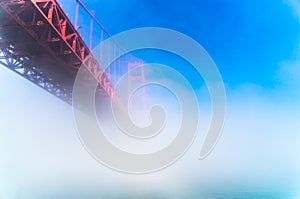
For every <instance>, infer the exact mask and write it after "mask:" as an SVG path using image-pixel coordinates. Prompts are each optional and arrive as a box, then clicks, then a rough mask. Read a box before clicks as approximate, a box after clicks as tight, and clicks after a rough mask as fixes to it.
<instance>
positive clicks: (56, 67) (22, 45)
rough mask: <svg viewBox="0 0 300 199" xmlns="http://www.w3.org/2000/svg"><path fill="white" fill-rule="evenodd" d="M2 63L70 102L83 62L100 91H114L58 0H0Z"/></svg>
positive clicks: (104, 94) (109, 95) (106, 93)
mask: <svg viewBox="0 0 300 199" xmlns="http://www.w3.org/2000/svg"><path fill="white" fill-rule="evenodd" d="M0 62H1V63H2V64H3V65H4V66H6V67H8V68H9V69H11V70H13V71H15V72H17V73H18V74H19V75H21V76H23V77H25V78H26V79H28V80H30V81H32V82H33V83H34V84H36V85H38V86H40V87H42V88H43V89H45V90H46V91H48V92H50V93H52V94H53V95H55V96H57V97H59V98H60V99H62V100H64V101H66V102H67V103H71V100H72V87H73V83H74V80H75V77H76V74H77V71H78V69H79V67H80V66H82V65H84V66H85V67H86V69H87V70H88V71H89V72H90V73H91V76H92V77H94V78H95V79H96V80H97V81H98V82H99V85H101V86H98V87H99V89H98V92H97V93H99V94H100V95H103V96H107V97H111V96H112V94H113V88H112V86H111V84H110V81H109V80H108V78H107V76H106V74H105V73H103V71H102V69H101V67H100V66H99V64H98V62H97V60H96V58H94V57H93V56H92V55H91V53H90V50H89V49H88V47H87V46H86V44H85V43H84V42H83V40H82V38H81V37H80V35H79V34H78V33H77V31H76V30H75V28H74V27H73V25H72V23H71V22H70V20H69V19H68V17H67V16H66V15H65V13H64V12H63V10H62V9H61V7H60V6H59V4H58V3H57V2H56V0H1V1H0Z"/></svg>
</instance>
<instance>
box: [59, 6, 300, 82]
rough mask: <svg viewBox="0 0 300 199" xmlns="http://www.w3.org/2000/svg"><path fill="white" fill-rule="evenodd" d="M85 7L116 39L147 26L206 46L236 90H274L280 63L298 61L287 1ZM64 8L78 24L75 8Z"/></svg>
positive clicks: (296, 22)
mask: <svg viewBox="0 0 300 199" xmlns="http://www.w3.org/2000/svg"><path fill="white" fill-rule="evenodd" d="M83 2H84V3H85V4H86V5H87V7H89V8H90V9H91V10H94V11H95V13H96V17H97V18H98V19H99V20H100V21H101V23H102V24H103V25H104V26H105V27H106V29H107V30H108V31H109V32H111V33H112V34H116V33H119V32H121V31H125V30H128V29H131V28H137V27H145V26H158V27H165V28H171V29H174V30H177V31H180V32H182V33H184V34H187V35H188V36H190V37H192V38H193V39H195V40H196V41H198V42H199V43H200V44H201V45H203V46H204V48H205V49H206V50H207V51H208V52H209V54H210V55H211V56H212V58H213V59H214V61H215V62H216V64H217V65H218V67H219V69H220V71H221V73H222V75H223V78H224V80H225V82H226V83H227V84H229V85H230V86H233V87H235V86H236V85H238V84H240V83H245V82H247V83H249V82H250V83H254V84H259V85H261V86H263V87H270V88H273V87H275V86H276V85H277V84H278V82H277V81H278V79H277V76H276V75H277V73H278V70H279V69H280V67H281V63H282V62H284V61H287V60H293V59H296V58H297V53H298V51H297V48H298V43H299V42H298V40H299V35H300V28H299V20H298V18H297V15H296V14H295V12H294V11H293V7H292V6H291V3H290V2H288V1H279V0H277V1H273V0H267V1H237V0H236V1H234V0H222V1H218V0H202V1H186V2H185V3H182V1H138V0H129V1H126V2H125V1H108V0H103V1H100V0H95V1H83ZM60 3H61V5H62V6H63V7H66V8H65V9H66V12H67V13H69V16H70V18H71V19H74V17H73V16H74V13H73V11H72V9H71V8H72V6H74V5H71V4H70V3H69V2H68V3H66V1H60ZM86 29H87V28H86ZM191 75H192V74H191Z"/></svg>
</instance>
